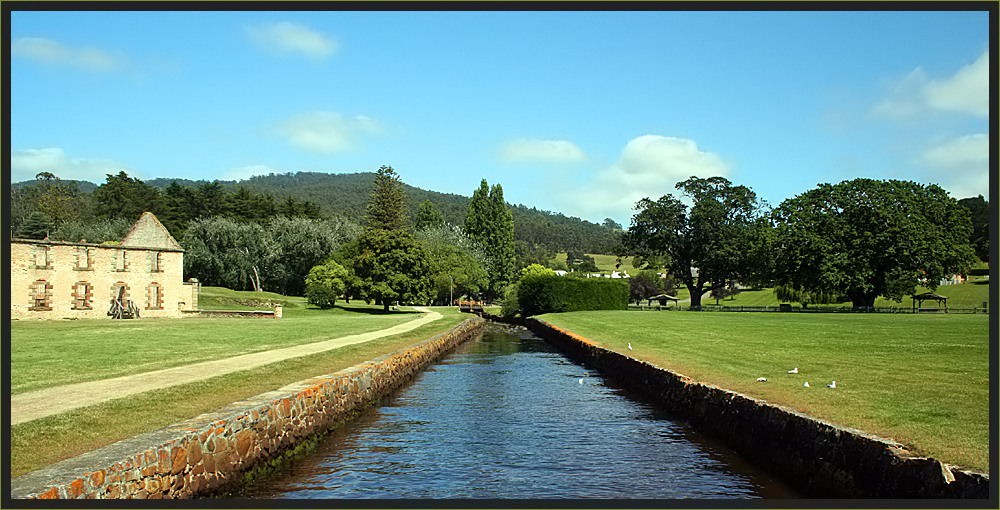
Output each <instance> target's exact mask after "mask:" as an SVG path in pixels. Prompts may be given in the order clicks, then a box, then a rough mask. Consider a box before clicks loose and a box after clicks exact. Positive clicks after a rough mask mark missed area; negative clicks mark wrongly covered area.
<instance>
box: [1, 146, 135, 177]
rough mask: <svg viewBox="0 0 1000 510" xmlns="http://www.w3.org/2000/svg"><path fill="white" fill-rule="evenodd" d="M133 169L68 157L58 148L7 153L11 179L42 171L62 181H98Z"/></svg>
mask: <svg viewBox="0 0 1000 510" xmlns="http://www.w3.org/2000/svg"><path fill="white" fill-rule="evenodd" d="M122 170H125V171H126V172H127V173H128V174H129V175H131V174H132V171H131V170H130V169H129V168H127V167H125V166H123V165H121V164H119V163H115V162H114V161H110V160H102V159H86V158H71V157H69V156H68V155H67V154H66V153H65V152H64V151H63V150H62V149H60V148H48V149H28V150H22V151H12V152H11V154H10V177H11V182H20V181H26V180H31V179H34V178H35V176H36V175H38V174H39V173H41V172H51V173H52V174H54V175H55V176H56V177H59V178H60V179H65V180H82V181H90V182H93V183H97V184H100V183H102V182H104V181H105V179H106V177H107V174H117V173H118V172H119V171H122Z"/></svg>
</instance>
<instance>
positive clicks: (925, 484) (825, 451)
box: [488, 316, 995, 508]
mask: <svg viewBox="0 0 1000 510" xmlns="http://www.w3.org/2000/svg"><path fill="white" fill-rule="evenodd" d="M488 317H489V318H491V319H498V320H502V319H499V318H497V317H492V316H488ZM513 322H515V323H519V324H522V325H524V326H526V327H527V328H528V329H530V330H531V331H532V332H533V333H535V334H536V335H538V336H540V337H541V338H544V339H545V340H547V341H549V342H551V343H553V344H554V345H556V346H557V347H559V348H560V349H562V350H563V351H564V352H566V353H567V354H569V355H570V356H572V357H575V358H577V359H579V360H582V361H584V362H586V363H588V364H590V365H591V366H593V367H594V368H596V369H598V370H600V371H601V372H602V373H603V374H605V375H608V376H611V377H612V378H614V379H615V380H617V381H618V382H620V383H621V384H623V385H625V386H626V387H628V388H629V389H631V390H635V391H638V392H640V393H643V394H645V395H646V396H647V397H650V398H652V399H654V400H656V401H657V402H658V403H659V404H660V405H662V406H663V407H664V408H665V409H667V410H669V411H671V412H673V413H675V414H676V415H678V416H680V417H683V418H685V419H686V420H688V421H689V422H691V424H692V425H694V426H695V427H697V428H698V429H699V430H700V431H703V432H706V433H709V434H711V435H713V436H715V437H716V438H718V439H720V440H722V441H724V442H726V443H727V444H729V445H730V446H731V447H732V448H733V449H735V450H736V451H737V452H739V453H740V454H741V455H742V456H744V457H745V458H747V459H748V460H751V461H753V462H754V463H755V464H757V465H759V466H761V467H763V468H765V469H768V470H769V471H771V472H773V473H775V474H776V475H778V476H780V477H782V478H783V479H785V480H786V481H788V482H789V483H791V484H793V485H795V486H797V487H798V488H799V489H801V490H802V491H803V492H805V493H806V494H808V495H809V496H813V497H848V498H989V497H990V481H989V475H986V474H982V473H976V472H971V471H965V470H961V469H958V468H956V467H954V466H949V465H947V464H944V463H942V462H940V461H938V460H936V459H933V458H927V457H918V456H914V455H911V454H910V453H909V452H907V451H906V450H905V449H904V448H903V446H902V445H900V444H897V443H895V442H893V441H891V440H887V439H883V438H880V437H877V436H873V435H871V434H866V433H864V432H862V431H859V430H854V429H849V428H845V427H840V426H837V425H834V424H832V423H829V422H825V421H822V420H818V419H815V418H812V417H809V416H806V415H803V414H801V413H798V412H796V411H794V410H792V409H788V408H785V407H782V406H778V405H775V404H770V403H768V402H766V401H763V400H759V399H755V398H751V397H748V396H745V395H742V394H739V393H736V392H733V391H730V390H726V389H723V388H719V387H716V386H713V385H710V384H704V383H700V382H696V381H693V380H692V379H691V378H689V377H686V376H683V375H681V374H678V373H675V372H672V371H670V370H665V369H663V368H660V367H657V366H655V365H652V364H650V363H647V362H644V361H639V360H636V359H634V358H631V357H629V356H627V355H624V354H621V353H617V352H614V351H610V350H607V349H605V348H603V347H601V346H600V345H599V344H597V343H595V342H593V341H591V340H588V339H586V338H583V337H581V336H579V335H576V334H575V333H572V332H570V331H566V330H563V329H561V328H559V327H557V326H553V325H551V324H549V323H546V322H544V321H541V320H538V319H532V318H529V319H527V320H523V321H522V320H516V321H513ZM945 433H947V432H945ZM993 497H995V493H994V496H993ZM994 508H995V507H994Z"/></svg>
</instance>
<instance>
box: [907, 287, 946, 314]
mask: <svg viewBox="0 0 1000 510" xmlns="http://www.w3.org/2000/svg"><path fill="white" fill-rule="evenodd" d="M912 299H913V311H914V312H916V311H918V310H923V303H924V301H937V304H938V310H940V309H941V303H944V313H948V298H947V297H946V296H942V295H940V294H935V293H933V292H924V293H923V294H917V295H916V296H912ZM935 311H937V310H935Z"/></svg>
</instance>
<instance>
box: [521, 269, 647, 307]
mask: <svg viewBox="0 0 1000 510" xmlns="http://www.w3.org/2000/svg"><path fill="white" fill-rule="evenodd" d="M628 295H629V287H628V283H626V282H625V281H623V280H619V279H610V278H570V277H561V276H556V275H555V274H550V273H530V274H525V275H524V276H523V277H522V278H521V281H520V282H518V284H517V303H518V306H519V307H520V309H521V310H520V313H521V316H522V317H529V316H532V315H539V314H543V313H558V312H575V311H580V310H624V309H625V308H626V307H627V306H628Z"/></svg>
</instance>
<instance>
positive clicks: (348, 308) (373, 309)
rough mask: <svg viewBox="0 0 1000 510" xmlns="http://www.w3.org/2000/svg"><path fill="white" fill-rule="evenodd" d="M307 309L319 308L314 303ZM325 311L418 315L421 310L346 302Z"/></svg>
mask: <svg viewBox="0 0 1000 510" xmlns="http://www.w3.org/2000/svg"><path fill="white" fill-rule="evenodd" d="M307 309H308V310H314V311H319V310H322V309H321V308H319V307H317V306H315V305H309V307H308V308H307ZM325 311H328V312H333V313H337V314H345V313H351V314H354V313H356V314H364V315H419V314H421V313H423V312H418V311H416V310H413V309H411V308H409V307H406V308H405V309H402V308H401V309H399V310H393V309H392V308H390V309H388V310H384V309H383V308H382V307H381V306H370V305H348V304H337V305H334V307H333V308H327V309H326V310H325Z"/></svg>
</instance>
